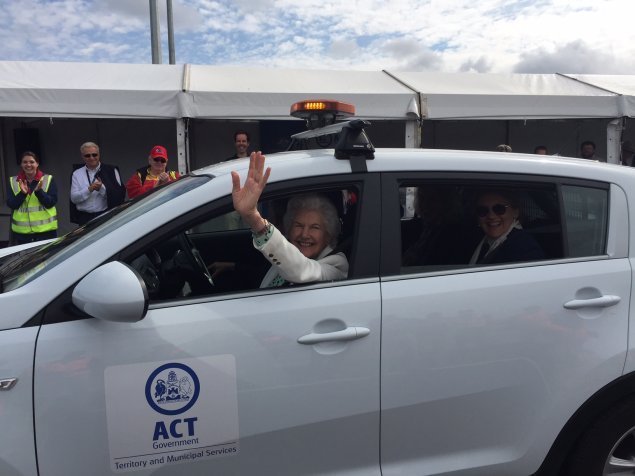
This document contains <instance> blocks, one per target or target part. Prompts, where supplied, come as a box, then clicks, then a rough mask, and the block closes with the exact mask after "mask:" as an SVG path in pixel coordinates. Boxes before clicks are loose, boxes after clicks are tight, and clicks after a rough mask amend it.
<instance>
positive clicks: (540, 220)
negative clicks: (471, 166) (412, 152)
mask: <svg viewBox="0 0 635 476" xmlns="http://www.w3.org/2000/svg"><path fill="white" fill-rule="evenodd" d="M399 204H400V210H399V213H400V217H401V219H400V231H401V274H409V273H416V272H425V271H434V270H447V269H460V268H467V267H477V266H491V265H497V264H508V263H526V262H533V261H541V260H553V259H561V258H573V257H584V256H594V255H602V254H604V252H605V248H606V237H607V217H608V188H595V187H585V186H578V185H576V186H572V185H564V184H563V185H560V184H558V183H556V182H544V183H541V182H526V183H522V182H517V181H514V182H511V181H509V182H506V181H490V180H487V181H478V180H455V181H452V180H429V181H428V180H421V181H403V182H402V183H400V184H399Z"/></svg>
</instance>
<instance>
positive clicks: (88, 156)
mask: <svg viewBox="0 0 635 476" xmlns="http://www.w3.org/2000/svg"><path fill="white" fill-rule="evenodd" d="M84 157H85V158H86V159H88V158H90V157H99V154H84Z"/></svg>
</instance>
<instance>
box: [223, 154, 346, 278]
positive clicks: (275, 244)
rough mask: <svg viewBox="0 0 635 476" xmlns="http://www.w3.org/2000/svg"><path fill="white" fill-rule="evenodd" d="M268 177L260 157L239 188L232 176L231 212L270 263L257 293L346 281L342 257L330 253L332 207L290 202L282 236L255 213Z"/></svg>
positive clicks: (306, 199) (317, 200) (321, 201)
mask: <svg viewBox="0 0 635 476" xmlns="http://www.w3.org/2000/svg"><path fill="white" fill-rule="evenodd" d="M270 173H271V168H270V167H267V169H266V170H265V156H264V155H263V154H262V153H261V152H252V153H251V156H250V159H249V172H248V174H247V179H246V180H245V183H244V184H243V186H242V187H241V186H240V177H239V175H238V173H236V172H232V185H233V188H232V199H233V203H234V209H235V210H236V212H238V214H239V215H240V216H241V218H242V219H243V220H244V222H245V223H246V224H247V225H248V226H249V227H250V228H251V231H252V234H253V244H254V247H255V248H256V249H258V250H259V251H260V252H261V253H262V254H263V256H264V257H265V258H266V259H267V260H268V261H269V262H270V263H271V268H270V269H269V271H268V272H267V274H266V275H265V277H264V278H263V280H262V283H261V284H260V287H261V288H264V287H276V286H282V285H285V284H286V283H309V282H314V281H330V280H336V279H345V278H346V276H347V274H348V261H347V259H346V256H345V255H344V254H343V253H333V247H334V246H335V245H336V241H337V236H338V234H339V226H340V223H339V218H338V215H337V211H336V209H335V206H334V205H333V204H332V203H331V202H330V201H329V200H328V199H327V198H325V197H323V196H320V195H316V194H307V195H302V196H298V197H294V198H292V199H291V200H289V203H288V205H287V212H286V214H285V216H284V219H283V223H284V228H285V230H284V236H283V234H282V233H281V232H280V231H279V230H278V229H277V228H276V227H275V226H273V225H272V224H271V223H269V222H268V221H267V220H265V219H264V218H263V217H262V216H261V215H260V212H259V211H258V200H259V199H260V195H261V194H262V192H263V190H264V188H265V186H266V185H267V180H268V179H269V175H270Z"/></svg>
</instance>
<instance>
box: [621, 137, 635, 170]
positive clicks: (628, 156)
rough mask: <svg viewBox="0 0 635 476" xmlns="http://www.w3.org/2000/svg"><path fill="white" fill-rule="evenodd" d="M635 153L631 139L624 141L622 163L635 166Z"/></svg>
mask: <svg viewBox="0 0 635 476" xmlns="http://www.w3.org/2000/svg"><path fill="white" fill-rule="evenodd" d="M634 155H635V147H633V143H632V142H631V141H630V140H625V141H624V142H622V156H621V157H620V163H621V164H622V165H626V166H628V167H635V161H634V160H633V156H634Z"/></svg>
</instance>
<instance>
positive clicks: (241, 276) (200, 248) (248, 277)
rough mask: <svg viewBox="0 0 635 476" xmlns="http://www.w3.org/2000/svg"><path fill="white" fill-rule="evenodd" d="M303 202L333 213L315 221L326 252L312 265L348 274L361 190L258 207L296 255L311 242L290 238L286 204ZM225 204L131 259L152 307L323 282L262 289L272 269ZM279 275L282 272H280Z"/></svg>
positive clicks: (269, 201) (281, 197)
mask: <svg viewBox="0 0 635 476" xmlns="http://www.w3.org/2000/svg"><path fill="white" fill-rule="evenodd" d="M307 197H308V198H309V199H310V200H312V199H313V198H315V197H317V199H318V201H319V204H318V205H315V204H310V205H309V206H311V207H314V206H322V205H324V204H326V205H325V206H326V207H327V208H328V210H329V211H331V212H332V213H330V214H329V216H328V219H327V220H326V221H324V222H322V221H321V218H322V212H320V213H319V214H318V216H319V218H317V219H315V220H317V221H318V222H319V223H312V224H311V229H313V230H314V229H315V228H322V227H324V230H321V231H325V234H326V235H328V236H327V237H325V238H324V241H323V242H322V243H323V245H324V246H323V248H321V250H320V253H319V254H317V255H315V256H313V259H315V260H317V261H320V260H326V262H327V264H329V265H330V264H333V266H335V267H339V268H342V269H344V270H346V268H347V261H348V260H349V259H350V251H351V247H352V243H353V231H354V229H355V224H356V220H357V213H356V212H357V204H358V201H359V199H360V198H361V196H360V190H359V189H358V188H357V187H354V186H350V187H338V188H330V189H320V190H318V191H316V192H315V193H313V192H309V193H306V191H305V190H302V191H294V192H285V193H276V194H275V195H270V196H269V197H267V196H265V198H264V199H263V200H262V201H261V202H260V204H259V210H260V213H261V215H262V216H263V218H265V219H266V220H268V221H269V222H270V223H271V224H272V225H273V226H274V227H275V228H276V229H277V230H278V231H279V232H280V233H281V234H282V235H285V236H287V237H288V238H289V240H288V242H289V243H290V244H291V246H293V247H294V248H293V249H292V253H297V251H298V250H300V249H301V247H306V248H310V247H311V246H312V245H313V244H314V241H315V235H314V233H313V232H312V231H308V232H306V233H307V234H306V235H305V234H304V233H305V232H299V235H300V237H299V239H298V236H296V237H295V238H296V239H292V238H291V235H292V234H293V233H292V231H291V227H292V226H294V227H295V228H296V229H297V228H298V227H299V226H300V225H299V224H298V223H297V220H295V221H294V220H293V219H290V213H291V212H289V207H290V203H296V204H297V203H298V199H299V198H307ZM225 203H226V205H224V207H222V208H220V209H217V210H216V211H212V212H209V213H204V214H202V215H201V216H200V218H199V219H198V220H196V221H195V223H191V222H189V223H188V225H187V227H185V228H178V229H177V230H175V231H172V232H170V233H168V234H167V235H163V236H161V237H160V238H157V239H155V240H153V241H152V242H151V244H150V245H149V246H147V247H145V248H144V249H142V250H139V251H138V252H136V253H134V255H133V256H132V258H131V259H130V260H129V261H128V262H129V263H130V264H131V265H132V266H133V267H134V268H135V269H137V271H139V273H140V274H141V276H142V278H143V279H144V281H145V283H146V287H147V289H148V292H149V295H150V299H151V301H164V300H170V299H182V298H187V297H196V296H204V295H211V294H222V293H233V292H240V291H247V290H253V289H259V288H261V287H273V286H286V287H289V286H299V285H302V284H310V283H311V282H316V281H321V280H322V279H315V280H312V279H311V277H309V278H307V279H306V280H305V281H302V282H292V281H290V280H284V279H280V278H278V279H275V277H274V279H269V280H268V281H267V282H266V283H265V284H263V283H264V280H265V278H266V277H267V276H268V272H269V270H270V269H271V268H272V263H271V260H268V259H267V257H266V256H264V255H263V252H261V251H260V250H259V249H257V248H256V247H255V246H254V236H253V234H252V231H251V229H250V228H249V227H248V226H247V225H246V224H245V223H244V222H243V220H242V219H241V218H240V216H239V215H238V214H237V213H236V212H235V211H233V209H231V208H230V206H228V205H227V203H229V202H228V201H225ZM303 203H305V202H303ZM320 204H321V205H320ZM294 213H295V212H294ZM294 216H296V215H294ZM326 222H328V223H326ZM296 235H298V233H296ZM331 235H335V236H331ZM293 250H296V251H293ZM296 256H297V254H296ZM301 259H302V258H301ZM339 268H338V269H339ZM281 269H285V268H284V267H282V266H281ZM269 274H271V273H269ZM325 275H326V274H325ZM346 277H347V275H346V272H343V273H341V274H336V277H335V278H333V279H346ZM269 278H271V277H269ZM326 280H330V279H326Z"/></svg>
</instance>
